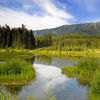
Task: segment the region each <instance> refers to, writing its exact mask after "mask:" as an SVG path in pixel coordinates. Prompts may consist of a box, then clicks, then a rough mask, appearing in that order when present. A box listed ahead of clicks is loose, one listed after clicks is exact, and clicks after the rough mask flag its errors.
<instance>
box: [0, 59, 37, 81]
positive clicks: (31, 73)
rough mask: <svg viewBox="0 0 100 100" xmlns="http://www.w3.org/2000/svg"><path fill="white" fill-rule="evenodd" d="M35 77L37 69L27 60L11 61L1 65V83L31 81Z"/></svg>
mask: <svg viewBox="0 0 100 100" xmlns="http://www.w3.org/2000/svg"><path fill="white" fill-rule="evenodd" d="M35 76H36V72H35V69H34V68H33V66H32V65H31V64H30V63H28V62H26V61H25V60H20V59H11V60H7V62H5V63H3V64H0V81H30V80H32V79H33V78H35Z"/></svg>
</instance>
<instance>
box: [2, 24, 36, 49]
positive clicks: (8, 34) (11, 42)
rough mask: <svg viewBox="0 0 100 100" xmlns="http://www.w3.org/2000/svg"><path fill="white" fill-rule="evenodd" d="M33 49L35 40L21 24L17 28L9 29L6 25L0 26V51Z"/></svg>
mask: <svg viewBox="0 0 100 100" xmlns="http://www.w3.org/2000/svg"><path fill="white" fill-rule="evenodd" d="M9 47H11V48H14V49H15V48H17V49H21V48H23V49H34V48H35V38H34V35H33V31H32V30H28V29H27V28H26V27H25V25H23V24H22V26H21V27H19V28H10V27H9V26H8V25H5V26H0V49H5V48H9Z"/></svg>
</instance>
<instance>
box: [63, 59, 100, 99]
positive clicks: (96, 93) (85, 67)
mask: <svg viewBox="0 0 100 100" xmlns="http://www.w3.org/2000/svg"><path fill="white" fill-rule="evenodd" d="M62 73H65V74H67V75H68V76H69V77H77V79H79V80H82V81H83V82H84V81H85V82H87V85H90V100H99V99H100V80H99V78H100V64H99V63H98V61H97V59H94V58H88V59H86V58H85V59H82V60H80V61H79V63H78V64H77V65H76V66H75V67H72V66H66V67H62Z"/></svg>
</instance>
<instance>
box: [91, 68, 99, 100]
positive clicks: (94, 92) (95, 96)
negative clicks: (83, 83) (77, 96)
mask: <svg viewBox="0 0 100 100" xmlns="http://www.w3.org/2000/svg"><path fill="white" fill-rule="evenodd" d="M90 90H91V93H90V98H91V100H100V69H99V70H98V71H96V73H95V74H94V77H93V81H92V82H91V89H90Z"/></svg>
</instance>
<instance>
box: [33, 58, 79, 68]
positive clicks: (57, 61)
mask: <svg viewBox="0 0 100 100" xmlns="http://www.w3.org/2000/svg"><path fill="white" fill-rule="evenodd" d="M42 57H43V59H42ZM48 62H50V63H48ZM77 62H78V60H77V59H72V58H65V59H63V58H50V57H49V59H48V58H47V57H45V56H41V59H39V57H36V59H35V63H36V64H45V65H48V64H49V65H53V66H57V67H59V68H61V67H62V66H66V65H71V66H75V64H77Z"/></svg>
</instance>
